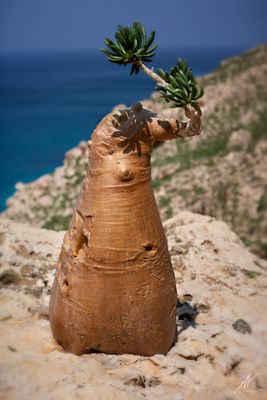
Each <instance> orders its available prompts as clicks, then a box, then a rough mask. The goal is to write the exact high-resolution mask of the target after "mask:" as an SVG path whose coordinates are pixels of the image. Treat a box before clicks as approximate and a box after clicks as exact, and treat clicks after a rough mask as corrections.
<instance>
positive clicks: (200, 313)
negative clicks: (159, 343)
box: [0, 212, 267, 400]
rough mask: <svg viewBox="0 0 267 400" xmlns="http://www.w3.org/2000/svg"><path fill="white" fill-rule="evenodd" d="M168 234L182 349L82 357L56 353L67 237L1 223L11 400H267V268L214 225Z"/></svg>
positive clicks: (3, 390) (4, 347)
mask: <svg viewBox="0 0 267 400" xmlns="http://www.w3.org/2000/svg"><path fill="white" fill-rule="evenodd" d="M165 229H166V234H167V237H168V242H169V249H170V252H171V257H172V264H173V267H174V271H175V277H176V283H177V291H178V302H177V326H178V341H177V343H176V344H175V346H174V347H172V349H171V350H170V351H169V353H168V354H167V356H163V355H155V356H153V357H140V356H135V355H127V354H125V355H120V356H117V355H106V354H88V355H83V356H80V357H78V356H75V355H73V354H70V353H65V352H64V351H63V349H62V348H61V347H60V346H59V345H58V344H56V342H55V341H54V340H53V338H52V335H51V330H50V326H49V321H48V300H49V293H50V288H51V284H52V281H53V277H54V273H55V263H56V261H57V258H58V254H59V251H60V247H61V243H62V238H63V232H55V231H48V230H44V229H39V228H33V227H31V226H29V225H22V224H19V223H16V222H12V221H10V220H8V219H3V218H0V244H1V253H0V263H1V264H0V285H1V312H0V332H1V340H0V352H1V356H0V360H1V361H0V364H1V382H0V398H1V399H6V400H11V399H12V400H16V399H20V400H26V399H27V400H28V399H42V400H54V399H59V400H60V399H70V400H72V399H81V400H82V399H84V400H85V399H86V400H88V399H98V400H102V399H103V400H104V399H105V400H106V399H119V400H124V399H125V400H138V399H148V400H150V399H151V400H152V399H153V400H161V399H164V400H189V399H190V400H199V399H204V398H205V399H209V400H226V399H228V400H229V399H232V400H235V399H237V400H242V399H244V400H245V399H248V398H251V399H252V398H253V400H257V399H258V400H260V399H262V400H263V399H266V391H267V368H266V367H267V365H266V360H267V315H266V312H265V310H266V295H267V289H266V288H267V272H266V271H267V262H266V261H264V260H262V259H260V258H258V257H257V256H255V255H253V254H252V253H250V252H249V251H248V250H247V249H246V248H245V247H244V245H243V244H242V242H241V241H240V240H239V239H238V237H237V236H236V234H234V233H233V232H232V231H231V230H230V229H229V227H228V226H227V225H226V224H225V223H224V222H220V221H216V220H215V219H214V218H212V217H208V216H203V215H197V214H192V213H190V212H181V213H179V214H178V215H177V216H176V217H173V218H171V219H169V220H168V221H166V223H165ZM247 377H248V378H247ZM246 378H247V380H246V381H245V382H247V383H246V384H243V385H242V382H244V380H245V379H246Z"/></svg>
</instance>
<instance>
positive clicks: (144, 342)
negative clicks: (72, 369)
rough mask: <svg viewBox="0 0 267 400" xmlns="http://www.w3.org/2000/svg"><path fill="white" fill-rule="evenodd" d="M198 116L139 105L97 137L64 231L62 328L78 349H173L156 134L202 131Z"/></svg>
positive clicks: (172, 294)
mask: <svg viewBox="0 0 267 400" xmlns="http://www.w3.org/2000/svg"><path fill="white" fill-rule="evenodd" d="M187 114H188V116H189V117H190V118H191V120H190V121H189V122H179V121H177V120H175V119H173V120H172V119H170V120H168V119H165V118H160V117H159V116H158V115H156V114H154V113H152V112H151V111H149V110H145V109H143V108H142V106H141V104H139V103H138V104H136V105H135V106H133V107H132V109H125V110H121V111H120V112H119V113H118V114H114V113H113V114H109V115H108V116H106V117H105V118H104V119H103V120H102V121H101V122H100V124H99V125H98V126H97V127H96V129H95V131H94V133H93V135H92V140H91V141H90V157H89V167H88V172H87V176H86V177H85V179H84V182H83V185H82V189H81V192H80V195H79V199H78V202H77V205H76V209H75V211H74V214H73V218H72V222H71V225H70V228H69V231H68V232H67V233H66V235H65V237H64V243H63V246H62V250H61V253H60V257H59V261H58V266H57V272H56V277H55V280H54V284H53V288H52V293H51V299H50V323H51V327H52V331H53V335H54V337H55V339H56V340H57V342H58V343H60V344H61V345H62V346H63V347H64V349H66V350H68V351H71V352H73V353H76V354H82V353H90V352H94V351H98V352H105V353H117V354H122V353H133V354H141V355H153V354H155V353H163V354H166V353H167V352H168V350H169V349H170V347H171V346H172V344H173V343H174V341H175V336H176V298H177V295H176V286H175V279H174V273H173V269H172V265H171V260H170V255H169V252H168V247H167V242H166V238H165V234H164V231H163V227H162V223H161V220H160V216H159V212H158V208H157V205H156V202H155V198H154V194H153V190H152V186H151V173H150V155H151V151H152V147H153V143H154V142H155V140H168V139H172V138H177V137H179V136H181V137H185V136H193V135H195V134H198V133H199V132H200V117H199V115H198V113H196V112H193V111H188V112H187Z"/></svg>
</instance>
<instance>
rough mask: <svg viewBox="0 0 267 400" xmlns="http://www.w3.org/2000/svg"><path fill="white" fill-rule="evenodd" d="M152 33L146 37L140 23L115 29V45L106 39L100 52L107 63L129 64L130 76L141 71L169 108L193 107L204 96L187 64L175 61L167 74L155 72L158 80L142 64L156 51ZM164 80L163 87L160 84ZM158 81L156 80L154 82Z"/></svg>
mask: <svg viewBox="0 0 267 400" xmlns="http://www.w3.org/2000/svg"><path fill="white" fill-rule="evenodd" d="M154 38H155V31H153V32H151V33H150V35H147V32H146V30H145V28H144V27H143V25H142V24H140V22H134V23H133V24H132V26H121V25H119V26H118V29H117V32H116V33H115V39H114V41H113V40H111V39H105V41H104V42H105V45H106V48H104V49H100V50H101V51H102V52H103V53H105V54H106V56H107V59H108V60H109V61H111V62H112V63H115V64H120V65H124V66H125V65H127V64H131V66H132V67H131V71H130V75H132V74H133V73H135V74H138V73H139V71H140V69H141V68H142V69H143V71H144V72H145V73H147V74H148V75H149V76H150V77H151V78H152V79H155V80H156V81H157V85H158V90H159V91H160V94H161V97H163V98H164V99H165V101H167V102H170V103H171V105H170V107H173V108H174V107H186V106H187V105H191V106H193V107H194V105H196V103H197V100H198V99H199V98H200V97H202V96H203V94H204V91H203V89H202V88H198V87H197V82H196V79H195V77H194V75H193V72H192V70H191V68H189V66H188V64H187V61H186V60H184V61H183V60H181V59H178V61H177V64H176V65H175V66H174V67H172V68H171V69H170V71H169V72H167V71H163V70H162V69H158V70H157V73H158V75H159V76H157V75H156V74H155V73H154V72H152V70H149V68H147V67H146V66H145V63H147V62H150V61H152V60H151V58H152V57H153V56H154V55H155V50H156V48H157V45H156V44H153V41H154ZM159 77H160V78H161V79H162V80H163V82H162V84H161V83H159V82H160V81H161V80H160V78H159ZM157 78H158V79H157Z"/></svg>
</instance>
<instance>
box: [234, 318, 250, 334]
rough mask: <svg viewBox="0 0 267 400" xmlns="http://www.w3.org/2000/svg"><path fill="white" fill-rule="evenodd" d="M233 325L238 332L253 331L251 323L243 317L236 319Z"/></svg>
mask: <svg viewBox="0 0 267 400" xmlns="http://www.w3.org/2000/svg"><path fill="white" fill-rule="evenodd" d="M232 327H233V328H234V329H235V330H236V331H237V332H240V333H251V327H250V325H249V324H248V323H247V322H246V321H244V320H243V319H238V320H236V321H235V322H234V323H233V325H232Z"/></svg>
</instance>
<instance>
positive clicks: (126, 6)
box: [0, 0, 267, 52]
mask: <svg viewBox="0 0 267 400" xmlns="http://www.w3.org/2000/svg"><path fill="white" fill-rule="evenodd" d="M135 20H139V21H140V22H142V23H143V25H145V27H146V28H147V30H149V31H150V30H152V29H155V30H156V32H157V39H156V41H157V43H158V44H159V45H160V46H161V48H164V47H200V46H201V47H203V46H205V47H214V46H216V47H222V46H232V47H243V48H248V47H251V46H255V45H257V44H259V43H263V42H267V0H190V1H188V0H183V1H181V0H153V1H151V0H149V1H146V0H130V1H129V0H109V1H108V0H106V1H104V0H0V51H1V52H6V51H47V50H71V49H76V50H82V49H89V48H99V47H101V46H102V43H103V39H104V38H105V37H107V36H112V35H113V33H114V31H115V29H116V26H117V25H118V24H122V25H126V24H131V23H132V22H133V21H135Z"/></svg>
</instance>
